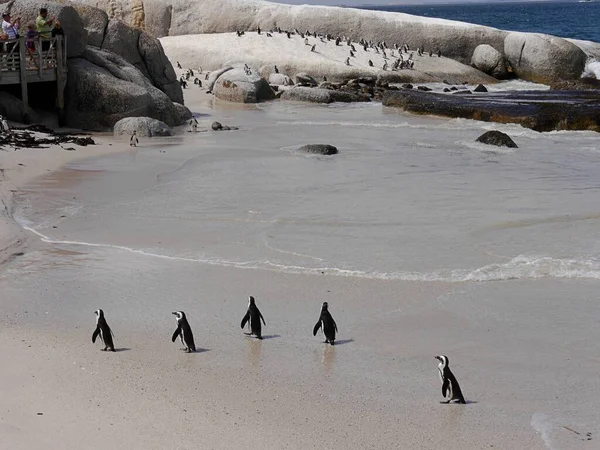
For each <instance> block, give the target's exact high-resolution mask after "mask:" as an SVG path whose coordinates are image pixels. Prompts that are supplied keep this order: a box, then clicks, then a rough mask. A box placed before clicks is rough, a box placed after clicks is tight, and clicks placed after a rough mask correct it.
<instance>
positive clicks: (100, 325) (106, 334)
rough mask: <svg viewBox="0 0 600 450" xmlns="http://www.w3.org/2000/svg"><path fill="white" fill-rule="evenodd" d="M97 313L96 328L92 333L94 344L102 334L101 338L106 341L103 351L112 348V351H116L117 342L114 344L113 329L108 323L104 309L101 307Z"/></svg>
mask: <svg viewBox="0 0 600 450" xmlns="http://www.w3.org/2000/svg"><path fill="white" fill-rule="evenodd" d="M94 314H96V329H95V330H94V334H92V344H94V343H95V342H96V338H97V337H98V335H100V339H102V342H104V348H103V349H102V351H103V352H105V351H106V350H108V349H109V348H110V351H111V352H114V351H115V344H113V340H112V338H113V334H112V330H111V329H110V327H109V326H108V324H107V323H106V319H105V318H104V311H102V310H101V309H99V310H97V311H95V312H94Z"/></svg>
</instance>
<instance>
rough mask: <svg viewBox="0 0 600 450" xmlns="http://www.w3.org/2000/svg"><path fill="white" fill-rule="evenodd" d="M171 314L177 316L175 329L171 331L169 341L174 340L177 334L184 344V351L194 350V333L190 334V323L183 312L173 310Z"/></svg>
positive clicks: (190, 351)
mask: <svg viewBox="0 0 600 450" xmlns="http://www.w3.org/2000/svg"><path fill="white" fill-rule="evenodd" d="M172 314H174V315H176V316H177V329H176V330H175V332H174V333H173V337H172V338H171V341H172V342H175V339H177V336H179V338H180V339H181V343H182V344H183V345H184V346H185V351H186V352H188V353H192V352H195V351H196V344H194V335H193V334H192V329H191V328H190V324H189V323H188V321H187V319H186V318H185V313H184V312H183V311H173V312H172Z"/></svg>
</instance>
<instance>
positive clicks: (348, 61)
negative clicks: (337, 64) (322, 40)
mask: <svg viewBox="0 0 600 450" xmlns="http://www.w3.org/2000/svg"><path fill="white" fill-rule="evenodd" d="M346 65H347V66H349V65H350V57H348V58H346Z"/></svg>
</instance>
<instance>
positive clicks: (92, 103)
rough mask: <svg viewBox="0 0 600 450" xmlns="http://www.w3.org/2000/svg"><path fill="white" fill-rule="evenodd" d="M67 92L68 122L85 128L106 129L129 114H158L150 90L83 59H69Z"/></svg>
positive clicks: (66, 110)
mask: <svg viewBox="0 0 600 450" xmlns="http://www.w3.org/2000/svg"><path fill="white" fill-rule="evenodd" d="M68 66H69V72H68V81H67V89H66V91H65V113H66V123H67V125H68V126H70V127H74V128H81V129H84V130H94V131H106V130H109V129H111V128H112V127H113V126H114V124H115V123H117V122H118V121H119V120H121V119H123V118H125V117H130V116H148V117H155V116H156V115H157V112H156V108H155V106H154V102H153V101H152V96H151V95H150V94H149V93H148V91H147V89H145V88H143V87H142V86H138V85H137V84H134V83H132V82H130V81H125V80H122V79H119V78H117V77H115V76H114V75H113V74H112V73H111V72H109V71H108V70H106V69H105V68H102V67H98V66H97V65H95V64H93V63H91V62H89V61H87V60H85V59H81V58H73V59H70V60H69V62H68Z"/></svg>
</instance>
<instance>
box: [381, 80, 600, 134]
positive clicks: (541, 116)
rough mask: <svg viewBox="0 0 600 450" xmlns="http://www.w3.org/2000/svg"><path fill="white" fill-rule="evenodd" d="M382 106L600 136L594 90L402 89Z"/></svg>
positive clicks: (598, 97)
mask: <svg viewBox="0 0 600 450" xmlns="http://www.w3.org/2000/svg"><path fill="white" fill-rule="evenodd" d="M458 92H461V91H456V93H458ZM383 105H384V106H393V107H398V108H402V109H403V110H405V111H408V112H412V113H416V114H431V115H437V116H444V117H457V118H463V119H474V120H482V121H486V122H499V123H517V124H520V125H522V126H524V127H526V128H531V129H533V130H536V131H553V130H590V131H597V132H600V91H595V90H590V91H512V92H493V93H487V94H485V95H480V94H468V93H467V94H463V95H448V94H438V93H433V92H421V91H417V90H407V89H402V90H399V91H387V92H385V94H384V96H383Z"/></svg>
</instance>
